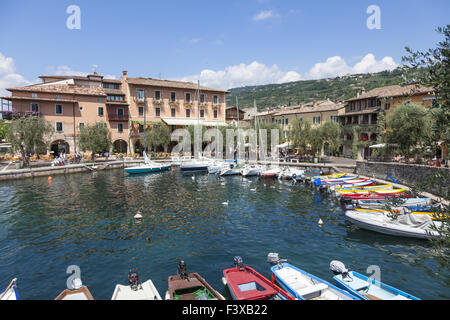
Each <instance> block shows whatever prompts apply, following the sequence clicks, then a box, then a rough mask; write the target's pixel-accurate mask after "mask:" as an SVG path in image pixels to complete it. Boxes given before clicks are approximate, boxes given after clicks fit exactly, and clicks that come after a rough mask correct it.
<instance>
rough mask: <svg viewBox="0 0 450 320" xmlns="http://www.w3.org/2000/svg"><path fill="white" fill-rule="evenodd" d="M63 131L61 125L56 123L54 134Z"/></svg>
mask: <svg viewBox="0 0 450 320" xmlns="http://www.w3.org/2000/svg"><path fill="white" fill-rule="evenodd" d="M62 131H63V123H62V122H57V123H56V132H62Z"/></svg>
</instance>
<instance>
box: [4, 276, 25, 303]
mask: <svg viewBox="0 0 450 320" xmlns="http://www.w3.org/2000/svg"><path fill="white" fill-rule="evenodd" d="M0 300H20V299H19V292H18V291H17V279H16V278H14V279H12V280H11V282H10V283H9V285H8V286H7V287H6V288H5V290H3V291H1V292H0Z"/></svg>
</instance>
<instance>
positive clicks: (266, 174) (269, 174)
mask: <svg viewBox="0 0 450 320" xmlns="http://www.w3.org/2000/svg"><path fill="white" fill-rule="evenodd" d="M280 172H281V169H280V168H279V167H275V168H270V169H265V170H262V171H261V178H276V177H278V175H279V174H280Z"/></svg>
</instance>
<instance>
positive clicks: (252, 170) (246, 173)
mask: <svg viewBox="0 0 450 320" xmlns="http://www.w3.org/2000/svg"><path fill="white" fill-rule="evenodd" d="M241 175H242V176H243V177H253V176H259V175H261V168H260V167H259V166H255V165H247V166H244V167H243V168H242V169H241Z"/></svg>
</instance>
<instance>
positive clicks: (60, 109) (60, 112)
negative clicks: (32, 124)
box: [55, 104, 63, 114]
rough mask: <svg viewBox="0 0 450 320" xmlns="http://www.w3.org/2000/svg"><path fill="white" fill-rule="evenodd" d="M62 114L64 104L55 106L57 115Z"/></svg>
mask: <svg viewBox="0 0 450 320" xmlns="http://www.w3.org/2000/svg"><path fill="white" fill-rule="evenodd" d="M62 113H63V106H62V104H55V114H62Z"/></svg>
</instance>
